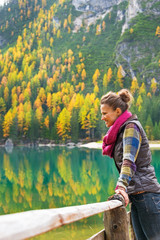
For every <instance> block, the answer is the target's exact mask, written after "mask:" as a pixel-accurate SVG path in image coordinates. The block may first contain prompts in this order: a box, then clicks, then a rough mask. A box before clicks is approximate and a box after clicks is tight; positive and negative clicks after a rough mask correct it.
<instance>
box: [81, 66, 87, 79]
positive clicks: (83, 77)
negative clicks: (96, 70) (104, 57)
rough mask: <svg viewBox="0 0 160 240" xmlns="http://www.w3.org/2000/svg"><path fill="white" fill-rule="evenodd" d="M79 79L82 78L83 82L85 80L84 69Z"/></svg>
mask: <svg viewBox="0 0 160 240" xmlns="http://www.w3.org/2000/svg"><path fill="white" fill-rule="evenodd" d="M81 77H82V80H84V79H85V78H86V70H85V69H83V70H82V73H81Z"/></svg>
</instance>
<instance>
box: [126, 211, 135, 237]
mask: <svg viewBox="0 0 160 240" xmlns="http://www.w3.org/2000/svg"><path fill="white" fill-rule="evenodd" d="M127 216H128V221H129V235H130V240H136V236H135V233H134V230H133V225H132V219H131V212H127Z"/></svg>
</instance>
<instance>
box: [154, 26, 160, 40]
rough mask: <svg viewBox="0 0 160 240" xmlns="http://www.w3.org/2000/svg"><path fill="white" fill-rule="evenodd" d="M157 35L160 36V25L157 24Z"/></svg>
mask: <svg viewBox="0 0 160 240" xmlns="http://www.w3.org/2000/svg"><path fill="white" fill-rule="evenodd" d="M155 35H156V36H158V37H160V27H159V26H157V28H156V33H155Z"/></svg>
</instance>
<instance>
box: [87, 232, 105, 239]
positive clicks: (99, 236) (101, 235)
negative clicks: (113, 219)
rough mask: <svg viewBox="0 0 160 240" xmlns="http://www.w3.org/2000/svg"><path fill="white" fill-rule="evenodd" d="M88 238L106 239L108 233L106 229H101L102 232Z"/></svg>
mask: <svg viewBox="0 0 160 240" xmlns="http://www.w3.org/2000/svg"><path fill="white" fill-rule="evenodd" d="M87 240H106V233H105V229H103V230H101V231H100V232H98V233H96V234H95V235H93V236H92V237H90V238H88V239H87Z"/></svg>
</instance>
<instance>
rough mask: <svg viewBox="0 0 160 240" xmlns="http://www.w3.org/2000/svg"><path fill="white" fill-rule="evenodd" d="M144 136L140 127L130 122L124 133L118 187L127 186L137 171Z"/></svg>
mask: <svg viewBox="0 0 160 240" xmlns="http://www.w3.org/2000/svg"><path fill="white" fill-rule="evenodd" d="M141 142H142V137H141V134H140V131H139V128H138V127H137V125H136V124H134V123H129V124H128V125H127V126H126V128H125V131H124V134H123V164H122V168H121V172H120V176H119V178H118V182H117V186H116V189H117V188H118V187H119V186H121V187H123V188H125V190H126V188H127V186H128V185H129V182H130V181H131V178H132V177H133V176H134V173H135V171H136V159H137V156H138V152H139V149H140V146H141Z"/></svg>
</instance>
